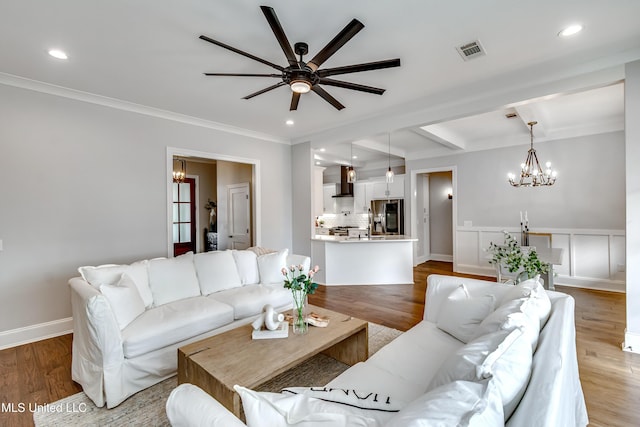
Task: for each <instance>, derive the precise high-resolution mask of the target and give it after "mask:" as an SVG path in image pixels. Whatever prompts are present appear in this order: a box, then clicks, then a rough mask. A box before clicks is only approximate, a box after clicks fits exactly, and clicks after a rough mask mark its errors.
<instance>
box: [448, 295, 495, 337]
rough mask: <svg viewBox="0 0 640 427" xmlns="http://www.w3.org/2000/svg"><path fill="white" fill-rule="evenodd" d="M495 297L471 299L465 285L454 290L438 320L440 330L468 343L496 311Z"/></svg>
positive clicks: (487, 296)
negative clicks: (480, 325)
mask: <svg viewBox="0 0 640 427" xmlns="http://www.w3.org/2000/svg"><path fill="white" fill-rule="evenodd" d="M494 306H495V297H494V296H493V295H486V296H482V297H470V296H469V293H468V292H467V290H466V288H465V286H464V285H460V286H458V287H457V288H456V289H454V290H453V291H452V292H451V294H450V295H449V297H448V298H447V299H445V300H444V302H443V304H442V307H441V308H440V310H439V312H438V316H437V320H436V324H437V325H438V328H440V329H442V330H443V331H445V332H447V333H449V334H451V335H452V336H454V337H455V338H457V339H459V340H460V341H462V342H465V343H466V342H468V341H469V340H470V339H471V338H472V337H473V334H474V332H475V330H476V328H477V327H478V325H479V324H480V322H482V321H483V320H484V318H485V317H487V316H488V315H489V313H491V312H492V311H493V309H494Z"/></svg>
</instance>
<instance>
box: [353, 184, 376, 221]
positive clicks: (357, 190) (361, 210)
mask: <svg viewBox="0 0 640 427" xmlns="http://www.w3.org/2000/svg"><path fill="white" fill-rule="evenodd" d="M372 194H373V182H368V181H360V182H356V183H355V184H353V211H354V212H355V213H357V214H366V213H368V212H369V207H371V196H372Z"/></svg>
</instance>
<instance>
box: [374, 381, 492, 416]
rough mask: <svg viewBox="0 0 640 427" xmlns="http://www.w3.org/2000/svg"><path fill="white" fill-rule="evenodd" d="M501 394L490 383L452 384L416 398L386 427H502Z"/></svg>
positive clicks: (457, 382) (456, 382) (462, 382)
mask: <svg viewBox="0 0 640 427" xmlns="http://www.w3.org/2000/svg"><path fill="white" fill-rule="evenodd" d="M503 425H504V414H503V410H502V402H501V400H500V394H499V393H498V391H497V389H496V385H495V384H494V382H493V381H492V380H485V381H482V382H470V381H455V382H452V383H448V384H445V385H443V386H440V387H438V388H436V389H435V390H432V391H430V392H428V393H426V394H423V395H422V396H420V397H418V398H417V399H416V400H414V401H413V402H411V403H409V404H408V405H407V406H406V407H404V408H403V409H402V410H401V411H400V412H398V413H397V414H396V415H394V416H393V417H392V418H391V419H389V421H387V423H386V424H385V427H428V426H432V427H436V426H459V427H487V426H492V427H493V426H503Z"/></svg>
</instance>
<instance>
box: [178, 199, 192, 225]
mask: <svg viewBox="0 0 640 427" xmlns="http://www.w3.org/2000/svg"><path fill="white" fill-rule="evenodd" d="M180 222H191V203H180Z"/></svg>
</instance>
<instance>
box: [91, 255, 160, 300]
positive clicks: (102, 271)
mask: <svg viewBox="0 0 640 427" xmlns="http://www.w3.org/2000/svg"><path fill="white" fill-rule="evenodd" d="M148 268H149V262H148V261H147V260H143V261H137V262H134V263H132V264H131V265H116V264H105V265H99V266H97V267H93V266H85V267H79V268H78V273H80V275H81V276H82V278H83V279H84V280H86V281H87V282H89V284H90V285H91V286H93V287H94V288H96V289H99V288H100V285H115V284H116V283H118V281H119V280H120V277H121V276H122V274H123V273H127V275H128V276H129V277H130V278H131V279H132V280H133V282H134V283H135V284H136V288H138V292H139V293H140V296H141V297H142V301H144V305H145V307H150V306H151V305H152V304H153V295H152V294H151V288H149V272H148Z"/></svg>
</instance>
